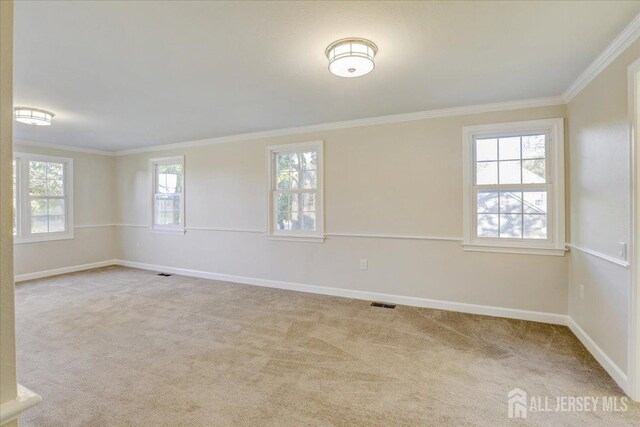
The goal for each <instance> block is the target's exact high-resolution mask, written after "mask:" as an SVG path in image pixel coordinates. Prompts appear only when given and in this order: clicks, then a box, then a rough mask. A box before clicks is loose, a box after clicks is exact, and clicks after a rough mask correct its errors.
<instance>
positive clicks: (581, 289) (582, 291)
mask: <svg viewBox="0 0 640 427" xmlns="http://www.w3.org/2000/svg"><path fill="white" fill-rule="evenodd" d="M580 299H584V285H583V284H580Z"/></svg>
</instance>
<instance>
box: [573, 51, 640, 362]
mask: <svg viewBox="0 0 640 427" xmlns="http://www.w3.org/2000/svg"><path fill="white" fill-rule="evenodd" d="M638 57H640V41H636V42H635V43H633V44H632V45H631V46H630V47H629V48H628V49H627V50H626V51H625V52H624V53H623V54H622V55H620V56H619V57H618V58H617V59H616V60H615V61H614V62H612V63H611V64H610V65H609V66H608V67H607V68H606V69H605V70H604V71H603V72H602V73H601V74H599V75H598V76H597V77H596V78H595V79H594V80H593V81H592V82H591V83H590V84H589V85H588V86H587V87H586V88H585V89H583V90H582V91H581V92H580V93H579V94H578V95H577V96H576V97H575V98H574V99H573V100H572V101H571V102H570V103H569V104H568V110H567V114H568V116H567V117H568V124H569V141H570V149H569V156H568V157H569V159H570V168H569V169H570V179H569V181H570V194H571V203H570V212H571V221H570V223H571V231H570V242H571V243H572V244H573V245H576V246H578V247H581V248H586V249H588V250H590V251H593V252H596V253H600V254H602V255H604V256H605V257H611V258H614V259H619V260H621V261H624V259H623V258H621V257H620V256H619V255H618V248H619V245H618V242H626V243H630V242H631V236H630V218H631V213H630V175H629V170H630V169H629V168H630V150H629V132H630V130H629V118H628V102H627V67H628V66H629V65H630V64H631V63H632V62H633V61H634V60H636V59H637V58H638ZM580 285H584V289H585V291H584V298H581V297H580ZM629 298H630V273H629V269H628V268H625V267H624V266H620V265H617V264H615V263H612V262H610V261H607V260H606V259H603V258H601V257H598V256H594V255H591V254H588V253H585V252H582V251H579V250H572V251H571V254H570V275H569V315H570V316H571V318H572V319H573V320H574V321H575V322H576V323H577V324H578V325H579V326H580V327H581V328H582V329H583V330H584V331H585V332H586V333H587V334H588V335H589V336H590V337H591V339H592V340H593V341H594V342H595V343H596V344H597V345H598V346H599V347H600V348H601V349H602V351H603V352H604V353H605V354H606V356H608V357H609V358H610V359H611V360H612V361H613V363H615V365H617V367H618V368H619V369H620V370H621V371H622V372H625V373H626V372H627V339H628V335H627V333H628V315H629V313H628V307H629Z"/></svg>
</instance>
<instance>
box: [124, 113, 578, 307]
mask: <svg viewBox="0 0 640 427" xmlns="http://www.w3.org/2000/svg"><path fill="white" fill-rule="evenodd" d="M565 112H566V108H565V106H553V107H542V108H533V109H523V110H514V111H505V112H497V113H486V114H475V115H467V116H458V117H447V118H436V119H425V120H420V121H412V122H404V123H395V124H385V125H375V126H365V127H358V128H351V129H341V130H333V131H323V132H315V133H308V134H304V135H288V136H281V137H274V138H268V139H261V140H253V141H243V142H231V143H224V144H213V145H206V146H199V147H191V148H185V149H182V150H170V151H160V152H149V153H143V154H132V155H127V156H122V157H118V158H117V160H116V174H115V176H116V192H117V199H118V201H119V206H118V212H117V215H116V222H118V223H121V224H128V225H129V226H125V227H118V229H117V233H118V242H119V243H120V256H121V257H122V258H123V259H126V260H130V261H136V262H142V263H149V264H156V265H164V266H170V267H180V268H186V269H192V270H198V271H205V272H214V273H222V274H230V275H237V276H244V277H254V278H260V279H270V280H276V281H284V282H297V283H303V284H313V285H321V286H329V287H336V288H342V289H349V290H360V291H371V292H381V293H387V294H394V295H402V296H410V297H419V298H428V299H439V300H449V301H455V302H463V303H472V304H480V305H489V306H497V307H508V308H514V309H522V310H532V311H542V312H550V313H561V314H564V313H566V310H567V286H566V280H567V259H566V257H554V256H533V255H512V254H495V253H470V252H464V251H463V250H462V247H461V244H460V242H459V241H438V240H410V239H381V238H365V237H357V236H356V237H348V236H336V234H376V235H406V236H434V237H453V238H458V239H461V238H462V140H461V138H462V136H461V134H462V127H463V126H465V125H472V124H484V123H498V122H508V121H520V120H530V119H542V118H553V117H564V116H565ZM318 139H322V140H324V141H325V214H326V227H325V232H326V233H327V234H328V236H329V237H328V238H327V240H326V241H325V243H321V244H318V243H297V242H283V241H273V240H268V239H267V238H266V236H265V235H264V234H262V232H264V231H265V230H266V227H267V223H266V221H267V213H266V207H267V184H266V182H267V176H266V159H265V156H266V154H265V146H267V145H272V144H285V143H293V142H303V141H310V140H318ZM176 154H184V155H185V167H186V196H185V200H186V225H187V229H188V231H187V234H186V235H184V236H182V235H167V234H159V233H153V232H151V231H150V230H149V228H148V226H149V210H150V207H149V204H150V200H149V163H148V161H149V159H150V158H152V157H161V156H169V155H176ZM202 228H209V230H203V229H202ZM212 229H217V230H212ZM220 229H224V230H236V231H220ZM360 258H367V259H368V260H369V270H367V271H361V270H359V259H360Z"/></svg>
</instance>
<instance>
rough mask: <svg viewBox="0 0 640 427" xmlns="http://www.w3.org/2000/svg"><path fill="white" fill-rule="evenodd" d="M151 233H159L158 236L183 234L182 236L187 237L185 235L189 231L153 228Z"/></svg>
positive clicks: (184, 229)
mask: <svg viewBox="0 0 640 427" xmlns="http://www.w3.org/2000/svg"><path fill="white" fill-rule="evenodd" d="M151 232H152V233H158V234H182V235H185V234H187V229H186V228H179V229H173V228H152V229H151Z"/></svg>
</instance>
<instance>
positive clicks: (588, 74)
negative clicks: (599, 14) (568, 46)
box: [562, 14, 640, 104]
mask: <svg viewBox="0 0 640 427" xmlns="http://www.w3.org/2000/svg"><path fill="white" fill-rule="evenodd" d="M638 37H640V14H638V15H636V17H635V18H634V19H633V20H632V21H631V22H630V23H629V25H627V27H626V28H625V29H624V30H622V32H621V33H620V34H618V36H617V37H616V38H615V39H614V40H613V41H612V42H611V44H609V46H607V48H606V49H605V50H604V51H603V52H602V53H601V54H600V55H598V57H597V58H596V59H595V60H594V61H593V62H592V63H591V64H590V65H589V66H588V67H587V68H586V70H584V71H583V72H582V74H580V75H579V76H578V78H577V79H576V80H575V81H574V82H573V83H572V84H571V86H569V87H568V88H567V90H566V91H565V92H564V93H563V94H562V98H563V99H564V101H565V103H567V104H568V103H569V101H571V100H572V99H573V98H574V97H575V96H576V95H577V94H579V93H580V91H582V89H584V88H585V87H586V86H587V85H588V84H589V83H591V81H592V80H593V79H595V78H596V77H597V76H598V74H600V73H601V72H602V71H603V70H604V69H605V68H607V67H608V66H609V64H611V63H612V62H613V61H614V60H615V59H616V58H617V57H618V56H620V54H621V53H622V52H624V51H625V50H626V49H627V48H628V47H629V46H631V43H633V42H635V41H636V40H637V39H638Z"/></svg>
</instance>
